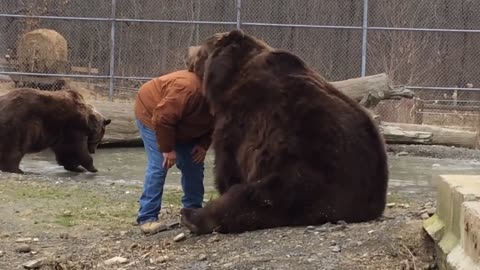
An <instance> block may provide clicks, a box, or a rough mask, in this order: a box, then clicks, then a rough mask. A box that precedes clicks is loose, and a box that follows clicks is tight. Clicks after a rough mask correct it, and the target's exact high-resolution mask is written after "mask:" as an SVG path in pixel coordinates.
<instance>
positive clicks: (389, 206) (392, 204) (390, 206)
mask: <svg viewBox="0 0 480 270" xmlns="http://www.w3.org/2000/svg"><path fill="white" fill-rule="evenodd" d="M395 205H397V204H396V203H394V202H392V203H387V207H388V208H392V207H395Z"/></svg>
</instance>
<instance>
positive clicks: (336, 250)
mask: <svg viewBox="0 0 480 270" xmlns="http://www.w3.org/2000/svg"><path fill="white" fill-rule="evenodd" d="M329 249H330V250H331V251H333V252H340V247H339V246H336V245H335V246H331V247H329Z"/></svg>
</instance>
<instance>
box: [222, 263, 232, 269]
mask: <svg viewBox="0 0 480 270" xmlns="http://www.w3.org/2000/svg"><path fill="white" fill-rule="evenodd" d="M232 266H233V263H231V262H230V263H226V264H224V265H222V267H223V268H230V267H232Z"/></svg>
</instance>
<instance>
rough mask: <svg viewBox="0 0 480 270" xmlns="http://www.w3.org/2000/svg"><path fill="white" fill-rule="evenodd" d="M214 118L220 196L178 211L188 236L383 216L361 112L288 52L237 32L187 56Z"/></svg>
mask: <svg viewBox="0 0 480 270" xmlns="http://www.w3.org/2000/svg"><path fill="white" fill-rule="evenodd" d="M189 53H190V55H189V57H188V60H189V63H190V66H191V68H190V69H191V70H192V71H194V72H196V73H197V74H198V76H200V77H202V78H203V79H204V91H205V95H206V97H207V99H208V101H209V103H210V105H211V106H212V110H213V111H214V113H215V118H216V120H215V121H216V123H215V131H214V134H213V147H214V150H215V170H214V172H215V181H216V186H217V189H218V190H219V192H220V194H221V196H220V198H218V199H217V200H214V201H212V202H210V203H208V204H207V205H206V206H205V207H204V208H202V209H182V210H181V214H182V223H183V224H184V225H186V226H187V227H188V228H189V229H190V231H191V232H193V233H196V234H204V233H210V232H212V231H217V232H221V233H239V232H243V231H248V230H257V229H262V228H272V227H278V226H295V225H315V224H322V223H326V222H336V221H339V220H344V221H347V222H364V221H369V220H373V219H376V218H378V217H379V216H381V215H382V214H383V211H384V209H385V203H386V192H387V186H388V174H389V173H388V166H387V155H386V151H385V146H384V141H383V138H382V137H381V135H380V133H379V131H378V129H377V127H376V126H375V124H374V122H373V121H372V119H371V118H370V116H369V114H368V113H367V112H366V111H365V110H364V109H363V108H362V107H361V106H360V105H358V104H357V103H355V102H354V101H353V100H351V99H350V98H349V97H347V96H346V95H344V94H342V93H341V92H340V91H339V90H337V89H335V88H334V87H333V86H332V85H331V84H329V83H328V82H327V81H326V80H325V79H324V78H322V77H321V76H320V75H319V74H317V73H316V72H315V71H313V70H312V69H311V68H310V67H309V66H308V65H307V64H306V63H305V62H304V61H302V60H301V59H300V58H298V57H297V56H295V55H294V54H292V53H290V52H287V51H282V50H276V49H273V48H271V47H270V46H268V45H267V44H265V43H264V42H262V41H260V40H258V39H256V38H254V37H253V36H250V35H247V34H244V33H243V32H242V31H237V30H235V31H232V32H229V33H222V34H216V35H214V36H213V37H211V38H209V39H207V40H206V41H205V42H204V43H203V44H201V45H200V46H198V47H192V48H190V49H189Z"/></svg>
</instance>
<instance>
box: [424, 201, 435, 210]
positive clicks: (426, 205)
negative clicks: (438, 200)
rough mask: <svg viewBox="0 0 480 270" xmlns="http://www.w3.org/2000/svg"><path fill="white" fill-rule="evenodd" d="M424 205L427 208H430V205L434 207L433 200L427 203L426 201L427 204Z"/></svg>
mask: <svg viewBox="0 0 480 270" xmlns="http://www.w3.org/2000/svg"><path fill="white" fill-rule="evenodd" d="M423 207H425V208H427V209H428V208H430V207H433V202H427V203H425V205H424V206H423Z"/></svg>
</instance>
